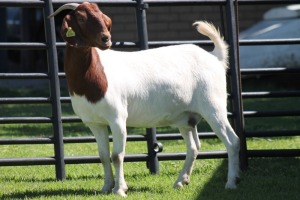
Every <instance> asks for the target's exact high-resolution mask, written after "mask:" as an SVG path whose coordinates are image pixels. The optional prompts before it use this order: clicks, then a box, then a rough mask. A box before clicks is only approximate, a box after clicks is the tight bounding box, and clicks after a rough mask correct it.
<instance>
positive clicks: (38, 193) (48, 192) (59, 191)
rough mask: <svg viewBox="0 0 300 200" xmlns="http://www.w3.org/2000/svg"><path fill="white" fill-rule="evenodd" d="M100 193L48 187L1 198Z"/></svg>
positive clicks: (98, 193) (77, 195)
mask: <svg viewBox="0 0 300 200" xmlns="http://www.w3.org/2000/svg"><path fill="white" fill-rule="evenodd" d="M96 195H101V194H100V192H99V191H95V190H89V189H48V190H43V191H25V192H16V193H13V194H7V195H2V198H3V199H27V198H28V199H31V198H42V197H53V198H55V196H56V197H58V196H66V197H67V196H69V197H70V196H76V197H78V198H79V197H80V196H96Z"/></svg>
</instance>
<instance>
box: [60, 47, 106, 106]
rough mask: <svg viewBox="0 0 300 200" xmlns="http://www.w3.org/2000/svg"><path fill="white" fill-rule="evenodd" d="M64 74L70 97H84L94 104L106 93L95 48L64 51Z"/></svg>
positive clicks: (102, 72) (71, 48)
mask: <svg viewBox="0 0 300 200" xmlns="http://www.w3.org/2000/svg"><path fill="white" fill-rule="evenodd" d="M66 57H68V58H71V59H67V60H65V66H64V67H65V72H66V77H67V82H68V88H69V92H70V94H71V95H74V93H75V94H77V95H80V96H85V97H86V98H87V100H88V101H90V102H92V103H96V102H97V101H99V100H101V99H102V98H103V97H104V95H105V93H106V91H107V86H108V84H107V79H106V76H105V73H104V69H103V66H102V65H101V62H100V58H99V55H98V53H97V51H96V49H95V48H89V47H88V48H84V47H82V48H73V47H68V48H67V49H66Z"/></svg>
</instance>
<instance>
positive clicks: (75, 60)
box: [61, 3, 111, 103]
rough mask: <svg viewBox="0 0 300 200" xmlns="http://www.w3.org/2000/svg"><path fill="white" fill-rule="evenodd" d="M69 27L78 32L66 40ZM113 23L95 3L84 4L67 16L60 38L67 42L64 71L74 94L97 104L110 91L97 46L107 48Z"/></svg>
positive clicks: (71, 92) (70, 90)
mask: <svg viewBox="0 0 300 200" xmlns="http://www.w3.org/2000/svg"><path fill="white" fill-rule="evenodd" d="M68 28H72V30H73V31H74V32H75V35H74V36H71V37H67V36H66V32H67V31H68ZM110 30H111V20H110V18H109V17H107V16H106V15H104V14H103V13H102V12H101V11H100V10H99V8H98V6H97V5H96V4H91V3H82V4H80V5H79V6H78V7H77V8H76V9H75V10H74V11H71V12H70V13H69V14H68V15H66V16H65V18H64V20H63V23H62V27H61V35H62V37H63V39H64V40H65V41H66V42H67V47H66V55H65V64H64V70H65V72H66V77H67V82H68V88H69V92H70V94H71V95H74V94H77V95H79V96H85V97H86V98H87V100H88V101H90V102H92V103H96V102H97V101H99V100H101V99H102V98H103V97H104V95H105V93H106V91H107V86H108V83H107V79H106V75H105V73H104V68H103V66H102V64H101V61H100V58H99V55H98V53H97V50H96V48H95V47H98V48H100V49H103V50H105V49H108V48H109V47H110V44H111V43H105V40H109V41H110V37H111V36H110Z"/></svg>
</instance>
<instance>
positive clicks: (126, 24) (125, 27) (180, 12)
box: [100, 5, 274, 41]
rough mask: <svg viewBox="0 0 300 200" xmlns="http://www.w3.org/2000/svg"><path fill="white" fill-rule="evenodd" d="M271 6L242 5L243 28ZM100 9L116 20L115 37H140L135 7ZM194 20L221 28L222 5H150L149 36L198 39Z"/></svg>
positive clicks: (122, 39) (259, 18)
mask: <svg viewBox="0 0 300 200" xmlns="http://www.w3.org/2000/svg"><path fill="white" fill-rule="evenodd" d="M272 7H274V6H266V5H257V6H249V5H248V6H239V21H240V24H239V25H240V30H244V29H246V28H248V27H249V26H251V25H253V24H254V23H256V22H257V21H259V20H261V19H262V16H263V13H264V12H265V11H267V10H269V9H271V8H272ZM100 9H101V10H102V11H103V12H104V13H106V14H107V15H108V16H110V17H111V19H112V21H113V28H112V37H113V40H114V41H136V40H137V31H136V24H135V23H136V20H135V10H134V9H135V8H131V7H127V8H121V7H110V8H109V7H103V8H101V7H100ZM223 10H224V9H223ZM224 12H225V10H224ZM195 20H207V21H210V22H213V23H214V24H216V25H217V26H219V27H220V28H221V9H220V7H218V6H180V7H178V6H174V7H149V9H148V10H147V23H148V37H149V40H152V41H154V40H197V39H199V38H200V36H199V34H198V33H197V32H196V31H195V30H194V29H193V27H192V23H193V22H194V21H195ZM222 32H223V31H222Z"/></svg>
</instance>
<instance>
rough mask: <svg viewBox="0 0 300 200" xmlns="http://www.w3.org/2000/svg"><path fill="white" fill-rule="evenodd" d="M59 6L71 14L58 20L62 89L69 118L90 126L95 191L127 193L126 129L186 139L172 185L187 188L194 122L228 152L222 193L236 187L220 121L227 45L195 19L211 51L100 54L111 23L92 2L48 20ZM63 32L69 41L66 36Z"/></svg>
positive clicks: (234, 146) (234, 140) (231, 147)
mask: <svg viewBox="0 0 300 200" xmlns="http://www.w3.org/2000/svg"><path fill="white" fill-rule="evenodd" d="M63 9H73V11H72V12H71V14H69V15H67V16H66V17H65V18H64V21H63V25H62V30H61V33H62V36H63V38H64V40H65V41H66V42H67V48H66V58H65V72H66V76H67V81H68V87H69V91H70V95H71V101H72V105H73V108H74V111H75V113H76V114H77V115H79V117H80V118H81V119H82V121H83V122H84V123H85V124H86V125H87V126H88V127H89V128H90V129H91V131H92V132H93V134H94V135H95V137H96V140H97V143H98V148H99V155H100V159H101V162H102V164H103V167H104V174H105V178H104V186H103V188H102V192H103V193H109V192H111V191H113V192H114V193H116V194H119V195H121V196H126V191H127V184H126V182H125V179H124V172H123V159H124V155H125V143H126V136H127V132H126V126H132V127H159V126H173V127H177V128H179V131H180V133H181V134H182V136H183V138H184V140H185V141H186V146H187V156H186V160H185V163H184V166H183V169H182V171H181V173H180V175H179V177H178V179H177V180H176V182H175V184H174V187H175V188H179V187H182V186H183V185H185V184H188V183H189V181H190V175H191V172H192V167H193V163H194V160H195V158H196V157H197V155H198V150H199V148H200V143H199V139H198V136H197V127H196V126H197V123H198V122H199V120H200V119H201V118H204V119H205V120H206V121H207V122H208V124H209V125H210V126H211V128H212V129H213V131H214V132H215V133H216V135H217V136H218V137H219V138H220V139H221V140H222V142H223V143H224V144H225V146H226V148H227V151H228V158H229V166H228V180H227V183H226V188H235V187H236V178H238V176H239V174H238V172H239V158H238V153H239V139H238V137H237V136H236V134H235V133H234V131H233V129H232V128H231V126H230V124H229V122H228V119H227V109H226V104H227V92H226V69H227V45H226V44H225V42H224V41H223V39H222V38H221V36H220V33H219V32H218V31H217V30H216V29H215V27H214V26H213V25H211V24H209V23H207V22H201V21H199V22H196V23H195V24H194V25H195V26H196V28H197V30H198V32H200V33H202V34H204V35H206V36H208V37H209V38H210V39H211V40H212V41H213V42H214V45H215V49H214V51H213V52H211V53H209V52H206V51H205V50H203V49H201V48H199V47H197V46H195V45H191V44H187V45H178V46H169V47H161V48H157V49H150V50H145V51H138V52H119V51H113V50H107V49H108V48H109V47H110V45H111V41H110V33H109V31H110V28H111V20H110V19H109V18H108V17H107V16H106V15H104V14H103V13H102V12H101V11H100V10H99V8H98V7H97V5H95V4H90V3H87V2H85V3H82V4H66V5H63V6H62V7H61V8H59V9H58V10H57V11H56V12H55V13H53V14H52V15H51V16H54V15H55V14H57V13H59V12H60V11H61V10H63ZM87 16H91V17H87ZM76 20H77V22H76V23H75V22H74V21H76ZM88 20H92V22H89V23H88V24H89V25H90V24H93V25H94V27H93V29H89V28H87V26H88V25H87V23H86V22H87V21H88ZM79 29H80V30H79ZM94 29H96V30H98V31H95V30H94ZM70 30H72V31H73V33H72V36H68V34H67V32H68V31H70ZM89 31H90V32H91V31H92V32H91V33H90V32H89ZM81 33H85V34H84V35H83V34H81ZM92 34H95V36H94V35H92ZM95 47H99V49H98V48H95ZM100 49H103V50H100ZM107 126H110V129H111V132H112V135H113V150H112V156H111V158H112V163H113V165H114V167H115V173H116V179H115V181H114V180H113V172H112V167H111V164H110V148H109V138H108V134H109V133H108V130H107Z"/></svg>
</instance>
